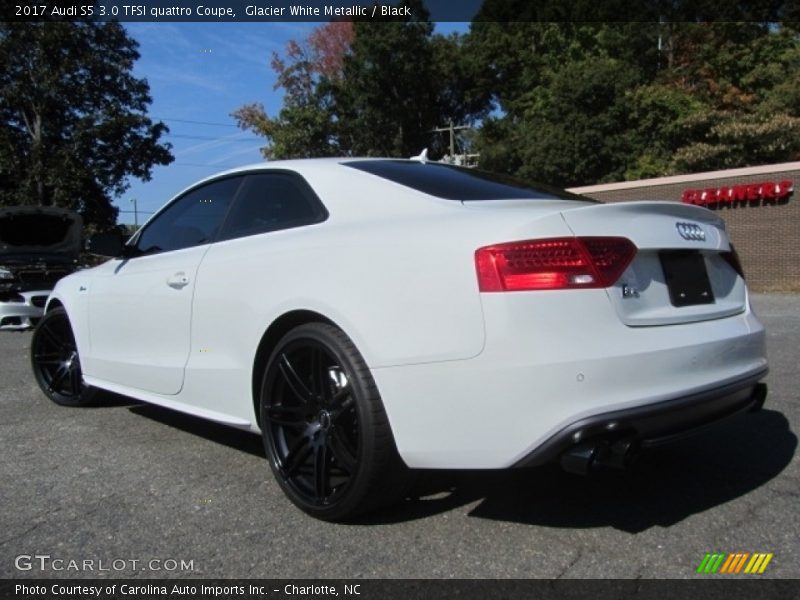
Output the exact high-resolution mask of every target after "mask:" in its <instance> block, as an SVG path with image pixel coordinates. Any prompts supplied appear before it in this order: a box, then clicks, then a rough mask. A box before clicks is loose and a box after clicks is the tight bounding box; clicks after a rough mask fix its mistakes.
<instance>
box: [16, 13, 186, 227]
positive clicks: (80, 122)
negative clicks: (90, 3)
mask: <svg viewBox="0 0 800 600" xmlns="http://www.w3.org/2000/svg"><path fill="white" fill-rule="evenodd" d="M137 47H138V44H137V43H136V41H135V40H133V39H131V38H130V37H128V35H127V34H126V32H125V30H124V29H123V28H122V26H120V25H119V24H118V23H94V22H73V23H70V22H46V23H0V119H1V120H2V122H3V124H4V126H3V128H2V129H0V180H1V181H2V183H0V204H6V205H11V204H34V205H43V206H48V205H52V206H61V207H65V208H71V209H74V210H77V211H79V212H80V213H81V214H82V215H83V217H84V221H85V222H86V223H87V224H93V225H95V226H96V227H98V228H106V227H110V226H111V225H113V224H114V223H115V222H116V216H117V210H116V209H115V208H114V207H113V206H112V204H111V198H112V196H114V195H119V194H122V193H123V192H124V191H125V190H126V189H127V188H128V183H127V179H128V177H137V178H140V179H144V180H148V179H149V178H150V176H151V169H152V167H153V166H154V165H166V164H169V163H170V162H172V160H173V157H172V155H171V153H170V151H169V150H170V146H169V144H162V143H160V142H159V139H160V137H161V136H162V135H163V134H164V133H166V132H167V131H168V129H167V127H166V125H164V124H163V123H161V122H158V123H153V121H152V120H151V119H149V118H148V117H147V115H146V110H147V107H148V105H149V104H150V102H151V98H150V96H149V87H148V84H147V81H146V80H143V79H137V78H135V77H134V76H133V75H132V74H131V69H132V68H133V64H134V62H135V61H136V60H137V59H138V58H139V54H138V52H137Z"/></svg>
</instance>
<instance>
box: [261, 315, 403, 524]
mask: <svg viewBox="0 0 800 600" xmlns="http://www.w3.org/2000/svg"><path fill="white" fill-rule="evenodd" d="M260 412H261V430H262V432H263V439H264V448H265V450H266V453H267V459H268V460H269V463H270V467H271V468H272V472H273V474H274V475H275V478H276V479H277V481H278V484H279V485H280V486H281V488H282V490H283V492H284V493H285V494H286V496H288V498H289V499H290V500H291V501H292V502H293V503H294V504H295V505H296V506H298V507H299V508H300V509H302V510H303V511H305V512H306V513H308V514H309V515H311V516H313V517H316V518H318V519H322V520H325V521H344V520H349V519H352V518H353V517H356V516H358V515H361V514H363V513H365V512H368V511H370V510H374V509H376V508H379V507H382V506H385V505H387V504H390V503H392V502H394V501H396V500H399V498H400V496H401V494H402V493H403V491H405V489H406V485H407V482H408V481H409V472H408V469H407V468H406V466H405V465H404V464H403V462H402V460H401V459H400V456H399V455H398V453H397V449H396V447H395V443H394V438H393V436H392V432H391V429H390V427H389V420H388V418H387V416H386V412H385V410H384V408H383V403H382V402H381V398H380V395H379V394H378V389H377V387H376V385H375V382H374V381H373V379H372V375H371V374H370V371H369V368H368V367H367V365H366V363H365V362H364V359H363V358H362V357H361V354H359V352H358V350H357V349H356V347H355V345H354V344H353V342H352V341H351V340H350V338H348V337H347V336H346V335H345V334H344V332H342V331H341V330H340V329H338V328H336V327H334V326H332V325H328V324H325V323H309V324H306V325H301V326H299V327H297V328H295V329H293V330H291V331H290V332H289V333H287V334H286V335H285V336H284V337H283V338H282V339H281V340H280V342H278V344H277V346H276V348H275V350H274V351H273V353H272V355H271V357H270V359H269V362H268V363H267V368H266V370H265V371H264V376H263V378H262V385H261V392H260Z"/></svg>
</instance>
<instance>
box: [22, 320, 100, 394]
mask: <svg viewBox="0 0 800 600" xmlns="http://www.w3.org/2000/svg"><path fill="white" fill-rule="evenodd" d="M31 366H32V367H33V375H34V377H35V378H36V383H38V384H39V387H40V388H42V391H43V392H44V393H45V395H46V396H47V397H48V398H50V400H52V401H53V402H55V403H56V404H60V405H61V406H87V405H88V404H91V403H92V402H93V401H94V399H95V396H96V393H97V390H96V389H95V388H93V387H90V386H88V385H86V383H85V382H84V381H83V373H82V371H81V362H80V357H79V356H78V348H77V345H76V344H75V336H74V334H73V333H72V325H70V322H69V317H68V316H67V311H66V310H64V309H63V308H61V307H59V308H54V309H53V310H51V311H49V312H48V313H47V314H45V315H44V316H43V317H42V319H41V321H39V324H38V325H37V326H36V329H35V330H34V332H33V338H32V339H31Z"/></svg>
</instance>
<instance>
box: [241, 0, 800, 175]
mask: <svg viewBox="0 0 800 600" xmlns="http://www.w3.org/2000/svg"><path fill="white" fill-rule="evenodd" d="M410 3H411V4H413V5H414V6H415V10H414V14H415V17H413V18H411V19H406V20H397V19H390V20H389V21H388V22H385V23H361V22H357V23H355V24H354V26H353V29H352V37H351V38H350V39H349V43H346V44H338V45H337V44H326V45H325V47H327V48H330V47H335V48H338V49H339V50H338V53H337V54H336V56H337V57H338V59H339V60H333V61H331V60H330V57H328V60H323V57H322V56H321V55H320V54H319V53H318V52H317V51H316V50H315V49H314V48H315V44H314V42H313V39H309V40H308V41H307V42H308V43H307V44H306V46H300V45H295V46H290V48H289V49H288V52H287V57H286V60H285V61H284V62H281V61H282V60H283V59H280V60H278V63H277V66H278V67H279V68H278V69H276V70H278V72H279V85H280V86H281V87H283V89H284V90H286V99H285V101H284V107H283V109H282V110H281V112H280V113H279V115H278V116H277V117H269V116H267V115H266V114H265V113H264V111H263V108H260V107H259V106H258V105H252V106H249V107H243V108H242V109H240V111H239V112H238V113H237V117H238V118H239V119H240V124H241V125H242V126H243V127H248V128H251V129H253V130H254V131H256V132H259V133H261V134H263V135H265V136H266V137H267V138H268V140H269V142H270V143H269V146H268V155H269V156H273V157H290V156H328V155H352V154H359V155H387V156H409V155H412V154H417V153H418V152H419V151H420V150H421V149H422V148H424V147H429V148H430V147H432V146H433V148H432V152H431V154H432V155H433V156H436V155H437V154H439V153H444V151H445V149H444V147H443V145H442V146H440V147H438V148H437V147H436V141H438V138H437V137H436V136H434V135H433V134H432V133H431V130H432V129H433V128H434V127H437V126H442V125H446V124H447V122H448V121H449V120H450V119H452V120H453V121H454V122H456V123H464V122H467V123H479V129H478V131H477V133H475V134H474V135H472V136H471V144H472V147H473V149H474V151H477V152H479V153H480V164H481V166H482V167H484V168H488V169H491V170H494V171H499V172H506V173H510V174H513V175H516V176H518V177H521V178H523V179H528V180H542V181H546V182H548V183H552V184H557V185H563V186H567V185H582V184H592V183H597V182H605V181H615V180H620V179H638V178H645V177H657V176H664V175H671V174H677V173H685V172H698V171H702V170H707V169H722V168H729V167H737V166H747V165H753V164H760V163H765V162H780V161H790V160H798V159H800V148H799V147H798V143H797V142H796V141H795V140H798V139H800V136H798V135H797V133H798V130H797V127H798V125H797V119H798V118H800V38H799V37H798V28H797V26H796V23H795V24H792V23H787V24H786V25H781V24H779V23H777V21H778V20H779V19H780V18H781V17H782V16H783V15H790V14H794V12H792V11H795V12H796V7H794V5H793V4H789V3H781V2H778V3H775V2H770V1H768V0H764V1H763V2H762V1H758V2H752V3H746V5H745V4H741V3H740V4H731V5H727V6H718V5H717V4H713V3H710V2H705V1H701V2H671V3H645V4H641V5H637V4H635V3H627V2H622V1H617V0H612V1H611V2H603V3H597V2H588V1H584V0H580V1H578V2H573V3H563V2H555V1H547V0H545V1H543V2H535V3H534V2H530V1H529V0H486V1H485V2H484V3H483V5H482V8H481V11H480V13H479V14H478V15H477V17H476V19H475V21H474V22H473V23H472V24H471V26H470V31H469V33H468V34H467V35H463V36H459V35H453V36H449V37H443V36H441V35H436V34H434V33H433V32H432V31H433V30H432V26H431V24H430V23H429V22H428V21H427V19H426V18H425V16H424V12H423V11H422V10H421V6H419V3H418V2H417V1H416V0H414V1H413V2H410ZM706 13H711V14H714V15H716V16H717V17H718V20H717V21H714V22H708V21H707V18H706ZM315 35H317V36H322V37H325V31H324V28H321V29H320V30H318V31H317V33H315ZM304 47H305V48H307V49H306V50H303V48H304ZM323 64H333V65H334V68H327V69H326V68H322V67H321V66H320V65H323Z"/></svg>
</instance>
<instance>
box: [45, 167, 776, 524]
mask: <svg viewBox="0 0 800 600" xmlns="http://www.w3.org/2000/svg"><path fill="white" fill-rule="evenodd" d="M89 250H90V251H91V252H94V253H96V254H100V255H104V256H109V257H112V258H111V260H109V261H108V262H106V263H104V264H102V265H100V266H98V267H95V268H92V269H86V270H83V271H80V272H77V273H74V274H72V275H70V276H68V277H66V278H64V279H62V280H61V281H60V282H59V283H58V285H57V286H56V288H55V290H54V291H53V293H52V295H51V296H50V299H49V301H48V304H47V306H46V314H45V316H44V318H43V319H42V321H41V323H40V324H39V326H38V328H37V330H36V331H35V333H34V337H33V340H32V363H33V371H34V374H35V377H36V380H37V381H38V383H39V385H40V386H41V387H42V389H43V390H44V392H45V394H47V396H49V397H50V398H51V399H52V400H54V401H55V402H57V403H59V404H66V405H82V404H85V403H88V402H90V401H91V400H92V397H93V396H94V394H95V393H96V391H97V390H108V391H111V392H116V393H120V394H124V395H126V396H130V397H133V398H136V399H139V400H142V401H145V402H151V403H153V404H157V405H160V406H164V407H168V408H173V409H176V410H179V411H182V412H185V413H189V414H191V415H196V416H199V417H203V418H206V419H210V420H212V421H215V422H218V423H224V424H226V425H231V426H233V427H238V428H241V429H243V430H247V431H252V432H256V433H260V434H261V435H262V437H263V440H264V445H265V448H266V453H267V457H268V459H269V463H270V465H271V468H272V470H273V472H274V475H275V477H276V479H277V481H278V483H279V485H280V486H281V488H282V489H283V490H284V492H285V493H286V495H287V496H288V497H289V498H290V499H291V501H292V502H294V503H295V504H296V505H297V506H299V507H300V508H301V509H303V510H304V511H306V512H308V513H310V514H311V515H314V516H316V517H318V518H322V519H327V520H341V519H347V518H350V517H353V516H354V515H357V514H360V513H363V512H364V511H366V510H369V509H373V508H375V507H377V506H379V505H382V504H386V503H387V502H388V501H390V500H392V499H394V498H397V496H398V495H399V494H400V493H402V491H403V488H404V483H405V482H406V480H407V474H408V472H409V471H408V470H409V469H415V468H426V469H430V468H434V469H436V468H447V469H504V468H508V467H522V466H531V465H540V464H543V463H547V462H550V461H560V462H561V464H562V465H563V466H564V467H565V468H567V469H568V470H571V471H578V472H586V471H589V470H591V469H592V468H593V467H595V466H614V465H617V466H623V465H624V464H626V462H627V461H628V460H629V458H630V456H631V455H632V453H633V452H634V451H635V450H636V449H637V448H641V447H647V446H649V445H653V444H656V443H659V442H663V441H665V440H667V439H671V438H674V437H677V436H679V435H682V434H685V433H687V432H689V431H692V430H695V429H697V428H699V427H701V426H705V425H707V424H709V423H711V422H714V421H717V420H720V419H722V418H723V417H726V416H728V415H731V414H733V413H737V412H741V411H746V410H753V409H757V408H759V407H760V406H761V405H762V404H763V402H764V398H765V396H766V386H765V385H764V384H763V383H759V382H760V380H761V379H762V378H763V377H764V376H765V374H766V372H767V359H766V353H765V336H764V329H763V327H762V325H761V323H760V322H759V321H758V319H757V318H756V316H755V314H754V313H753V311H752V309H751V306H750V302H749V300H748V292H747V288H746V287H745V281H744V279H743V276H742V270H741V266H740V264H739V261H738V259H737V256H736V253H735V251H734V249H733V247H732V246H731V244H730V241H729V240H728V236H727V235H726V232H725V226H724V224H723V222H722V220H721V219H719V218H718V217H717V216H715V214H714V213H713V212H711V211H709V210H706V209H703V208H699V207H695V206H688V205H683V204H678V203H668V202H621V203H615V204H601V203H598V202H595V201H592V200H590V199H588V198H585V197H581V196H576V195H573V194H569V193H567V192H564V191H560V190H555V189H550V188H547V187H545V186H534V187H530V186H527V185H524V184H519V183H517V182H513V181H510V180H508V179H506V178H504V177H499V176H495V175H491V174H488V173H484V172H481V171H477V170H467V169H461V168H458V167H453V166H450V165H445V164H441V163H435V162H426V161H425V160H394V159H319V160H298V161H285V162H272V163H264V164H261V165H256V166H251V167H245V168H241V169H237V170H233V171H228V172H225V173H221V174H219V175H216V176H214V177H210V178H208V179H205V180H203V181H201V182H199V183H198V184H196V185H194V186H192V187H190V188H189V189H187V190H185V191H183V192H182V193H181V194H179V195H178V196H177V197H176V198H174V199H173V200H172V201H170V202H169V203H167V204H166V205H165V206H164V207H163V208H162V209H161V210H160V211H159V212H158V213H157V214H155V215H154V216H153V217H152V218H151V219H150V220H149V221H148V222H147V223H146V224H145V225H144V226H143V227H142V229H141V230H140V231H139V232H138V233H137V234H136V235H134V236H133V238H131V239H130V240H129V241H128V242H127V243H123V240H122V238H121V237H119V236H118V235H114V234H108V233H106V234H98V235H96V236H94V237H93V238H92V239H91V240H90V242H89Z"/></svg>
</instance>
